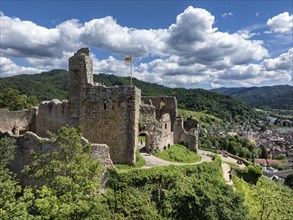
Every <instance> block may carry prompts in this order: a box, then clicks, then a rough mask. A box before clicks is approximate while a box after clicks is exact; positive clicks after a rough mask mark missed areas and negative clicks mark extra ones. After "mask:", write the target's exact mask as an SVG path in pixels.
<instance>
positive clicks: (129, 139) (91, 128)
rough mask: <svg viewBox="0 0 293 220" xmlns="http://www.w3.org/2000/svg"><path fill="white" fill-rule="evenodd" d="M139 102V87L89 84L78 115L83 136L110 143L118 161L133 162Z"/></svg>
mask: <svg viewBox="0 0 293 220" xmlns="http://www.w3.org/2000/svg"><path fill="white" fill-rule="evenodd" d="M139 105H140V90H138V89H137V88H136V87H130V86H119V87H104V86H88V88H87V90H86V99H85V100H84V101H83V103H82V105H81V108H80V115H79V121H80V123H79V124H80V125H81V126H82V127H83V128H84V137H85V138H87V139H88V140H90V141H91V142H94V143H101V144H107V145H108V146H109V148H110V155H111V158H112V160H113V161H114V162H115V163H128V164H131V163H134V162H135V159H136V158H135V149H136V146H137V136H138V117H139Z"/></svg>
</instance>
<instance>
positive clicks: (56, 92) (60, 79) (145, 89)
mask: <svg viewBox="0 0 293 220" xmlns="http://www.w3.org/2000/svg"><path fill="white" fill-rule="evenodd" d="M94 81H96V82H100V83H102V84H104V85H106V86H114V85H129V84H130V77H118V76H115V75H108V74H99V75H94ZM67 82H68V72H67V71H66V70H52V71H49V72H43V73H40V74H32V75H18V76H13V77H7V78H1V79H0V92H2V91H3V90H4V89H5V88H8V87H11V88H15V89H18V90H19V91H20V92H22V93H24V94H26V95H34V96H36V97H37V98H38V99H39V100H48V99H53V98H57V99H60V100H63V99H67ZM133 84H134V85H135V86H136V87H138V88H139V89H141V91H142V95H143V96H175V97H176V98H177V100H178V107H179V108H181V109H186V110H192V111H197V112H205V113H207V114H211V115H214V116H216V117H218V118H221V119H223V120H227V121H235V120H245V119H248V118H254V117H258V115H259V113H257V112H256V111H255V110H254V109H253V108H252V107H250V106H249V105H247V104H245V103H243V102H241V101H239V100H237V99H235V98H231V97H229V96H226V95H220V94H217V93H214V92H210V91H206V90H204V89H184V88H168V87H165V86H162V85H158V84H155V83H148V82H144V81H141V80H138V79H135V78H134V79H133Z"/></svg>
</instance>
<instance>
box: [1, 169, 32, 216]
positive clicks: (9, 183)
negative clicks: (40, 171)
mask: <svg viewBox="0 0 293 220" xmlns="http://www.w3.org/2000/svg"><path fill="white" fill-rule="evenodd" d="M20 193H21V187H20V185H18V183H17V182H16V181H15V179H14V174H12V173H11V172H10V171H8V169H6V168H4V167H2V166H0V219H7V220H8V219H9V220H10V219H15V220H17V219H28V216H29V214H28V212H27V210H26V206H27V203H26V199H27V197H28V193H27V192H26V191H25V192H24V196H23V197H22V198H17V195H18V194H20Z"/></svg>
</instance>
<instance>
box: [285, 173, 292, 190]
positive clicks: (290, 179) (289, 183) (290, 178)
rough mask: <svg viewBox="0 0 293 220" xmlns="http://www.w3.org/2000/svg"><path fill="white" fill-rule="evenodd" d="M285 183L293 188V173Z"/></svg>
mask: <svg viewBox="0 0 293 220" xmlns="http://www.w3.org/2000/svg"><path fill="white" fill-rule="evenodd" d="M284 184H285V185H287V186H289V187H290V188H291V189H293V174H290V175H288V176H287V177H286V179H285V182H284Z"/></svg>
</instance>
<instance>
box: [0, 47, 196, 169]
mask: <svg viewBox="0 0 293 220" xmlns="http://www.w3.org/2000/svg"><path fill="white" fill-rule="evenodd" d="M0 122H1V123H0V132H1V133H5V132H8V133H11V131H13V132H14V136H15V137H19V138H20V139H21V137H22V136H23V135H25V133H26V132H27V131H31V132H34V133H35V134H36V135H38V136H40V137H46V131H47V130H50V131H52V132H57V131H58V129H59V128H60V127H62V126H64V125H66V124H68V125H70V126H73V127H79V126H81V127H82V128H83V136H84V137H85V138H86V139H87V140H88V141H90V142H92V143H97V145H94V147H95V151H94V152H95V154H99V150H98V147H99V144H101V146H102V150H101V152H102V153H101V154H103V155H97V156H96V158H98V159H99V160H100V161H102V164H109V163H108V162H107V163H105V161H109V155H106V154H107V152H108V154H110V158H111V159H112V161H113V162H114V163H126V164H131V163H134V162H135V160H136V157H135V152H136V150H137V149H138V147H139V146H140V145H139V144H138V136H139V134H143V135H145V136H146V143H145V145H147V146H149V147H152V148H156V147H157V148H160V149H161V150H163V149H166V148H167V147H169V146H170V145H172V144H174V143H185V144H186V145H187V146H189V147H190V148H191V149H194V150H196V148H197V143H198V131H197V121H196V120H194V119H188V120H187V121H185V122H184V120H183V119H182V118H180V117H178V115H177V101H176V98H175V97H141V91H140V90H139V89H138V88H136V87H134V86H113V87H106V86H103V85H101V84H99V83H95V82H94V81H93V63H92V59H91V57H90V51H89V49H88V48H82V49H80V50H78V51H77V52H76V53H75V54H74V55H73V56H72V57H71V58H70V59H69V85H68V101H67V100H66V101H59V100H56V99H54V100H51V101H44V102H42V103H41V104H40V105H39V106H38V107H34V108H32V109H28V110H24V111H19V112H9V111H7V110H0ZM15 130H17V132H16V131H15ZM36 135H32V134H30V135H28V136H27V137H26V139H27V138H28V137H33V138H35V137H36ZM23 139H24V138H23ZM17 143H18V145H19V146H18V149H19V151H22V152H23V151H27V150H28V149H27V146H26V145H25V144H22V142H21V141H18V142H17ZM32 143H36V141H32ZM24 147H26V148H25V149H24ZM20 149H21V150H20ZM107 149H108V150H107ZM24 155H26V154H24ZM103 158H104V160H103ZM103 161H104V162H103Z"/></svg>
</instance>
